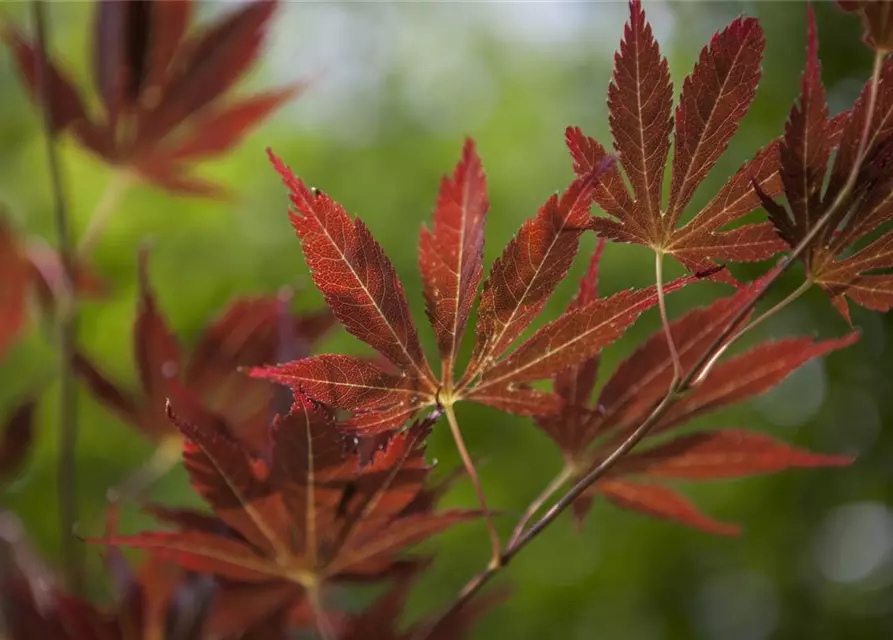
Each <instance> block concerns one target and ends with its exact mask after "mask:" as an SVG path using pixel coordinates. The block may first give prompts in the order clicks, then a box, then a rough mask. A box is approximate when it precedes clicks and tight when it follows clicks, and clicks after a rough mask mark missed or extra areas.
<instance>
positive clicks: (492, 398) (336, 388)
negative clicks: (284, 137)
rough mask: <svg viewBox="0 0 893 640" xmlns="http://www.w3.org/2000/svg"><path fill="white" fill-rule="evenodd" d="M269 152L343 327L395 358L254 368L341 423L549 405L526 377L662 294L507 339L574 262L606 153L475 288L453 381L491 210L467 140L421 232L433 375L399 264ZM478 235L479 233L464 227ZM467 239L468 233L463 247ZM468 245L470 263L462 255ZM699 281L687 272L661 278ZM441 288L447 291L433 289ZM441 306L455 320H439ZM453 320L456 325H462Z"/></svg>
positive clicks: (582, 348) (611, 302)
mask: <svg viewBox="0 0 893 640" xmlns="http://www.w3.org/2000/svg"><path fill="white" fill-rule="evenodd" d="M271 158H272V161H273V164H274V166H275V167H276V169H277V171H279V173H280V174H281V175H282V177H283V181H284V182H285V184H286V186H287V187H288V189H289V191H290V192H291V201H292V205H293V207H294V208H293V210H292V212H291V220H292V224H293V225H294V226H295V229H296V231H297V234H298V236H299V238H300V239H301V241H302V247H303V249H304V255H305V257H306V259H307V262H308V265H309V266H310V268H311V272H312V275H313V279H314V282H316V284H317V286H318V287H319V289H320V290H321V291H322V292H323V294H324V295H325V296H326V300H327V302H328V303H329V305H330V306H331V307H332V310H333V312H334V314H335V315H336V317H338V318H339V320H341V321H342V323H343V324H344V325H345V326H346V327H347V329H348V330H349V331H350V332H351V333H353V334H354V335H356V336H357V337H359V338H360V339H361V340H364V341H365V342H367V343H368V344H369V345H370V346H372V347H374V348H375V349H377V350H378V351H379V353H381V354H382V355H383V356H385V357H386V358H387V359H388V360H389V362H390V363H391V365H393V367H396V370H395V371H394V370H386V369H385V368H383V367H381V366H378V365H376V364H374V363H373V362H372V361H370V360H369V359H360V358H355V357H350V356H343V355H322V356H318V357H313V358H305V359H303V360H298V361H295V362H291V363H288V364H284V365H279V366H274V367H259V368H256V369H254V370H253V371H252V375H254V376H256V377H260V378H267V379H271V380H274V381H276V382H279V383H281V384H285V385H288V386H291V387H292V388H293V389H295V390H296V391H298V392H300V393H305V394H307V395H309V396H310V397H313V398H315V399H317V400H319V401H320V402H323V403H325V404H327V405H329V406H331V407H334V408H336V409H344V410H348V411H351V412H354V415H353V417H352V418H351V419H349V420H348V421H346V422H345V423H344V425H343V426H344V427H345V428H352V429H354V430H355V431H357V432H360V433H365V434H374V433H376V432H383V431H388V430H392V429H395V428H397V427H399V426H401V425H403V424H405V423H406V421H407V420H408V419H410V418H411V417H412V416H413V415H414V414H416V413H418V412H419V411H420V410H422V409H424V408H426V407H436V406H443V407H446V408H449V407H452V405H454V404H455V403H457V402H459V401H462V400H474V401H478V402H483V403H486V404H490V405H492V406H496V407H498V408H501V409H504V410H507V411H510V412H513V413H519V414H526V415H537V414H542V413H551V412H552V410H554V409H555V408H556V407H557V406H558V404H559V402H558V398H557V397H556V396H554V395H552V394H549V393H545V392H541V391H536V390H534V389H530V388H528V387H527V386H526V385H527V383H529V382H533V381H536V380H542V379H548V378H550V377H551V376H552V375H554V374H556V373H558V372H560V371H562V370H564V369H566V368H567V367H569V366H573V365H575V364H577V363H579V362H581V361H583V360H585V359H587V358H588V357H590V356H592V355H594V354H595V353H597V352H598V351H599V350H600V349H602V348H603V347H605V346H607V345H608V344H611V343H612V342H614V341H615V340H616V339H617V338H619V337H620V335H622V333H623V332H624V331H625V330H626V328H628V327H629V326H630V325H631V324H632V323H633V322H634V321H635V320H636V318H637V317H638V316H639V314H641V313H642V312H643V311H644V310H646V309H647V308H649V307H651V306H654V305H655V304H656V302H657V296H656V292H655V290H654V288H649V289H643V290H641V291H626V292H621V293H619V294H617V295H615V296H613V297H611V298H606V299H598V300H591V301H588V304H587V305H585V306H580V307H579V308H573V309H570V310H568V312H567V313H566V314H564V315H563V316H562V317H560V318H559V319H558V320H556V321H554V322H552V323H551V324H548V325H546V326H544V327H543V328H541V329H540V330H539V331H537V332H536V333H535V334H534V335H533V336H531V337H530V338H528V339H527V340H526V341H524V342H523V343H521V344H520V345H518V346H517V348H515V349H514V350H511V347H512V345H513V344H514V343H515V342H517V340H518V338H519V337H520V336H521V334H522V333H523V332H524V331H525V330H526V329H527V328H528V327H529V326H530V324H531V323H532V322H533V320H534V319H535V318H536V317H537V315H538V314H539V313H540V311H541V310H542V308H543V307H544V305H545V304H546V301H547V300H548V299H549V297H550V296H551V294H552V292H553V291H554V290H555V288H556V286H557V285H558V283H559V282H560V281H561V280H562V279H563V278H564V276H565V275H566V273H567V271H568V269H569V268H570V266H571V263H572V261H573V257H574V255H575V254H576V252H577V248H578V246H579V238H580V235H581V234H582V233H583V231H584V230H585V227H586V224H587V223H588V220H589V201H590V197H591V193H592V189H593V188H594V187H595V185H596V183H597V182H596V177H597V175H598V173H600V172H602V171H604V170H605V168H606V167H607V166H609V164H610V163H609V162H603V163H602V166H600V167H598V168H597V169H596V171H594V172H592V173H591V174H590V175H588V176H585V177H582V178H578V179H576V180H575V181H574V182H573V184H572V185H571V186H570V187H569V188H568V189H567V190H566V191H565V192H564V193H563V194H561V196H558V195H554V196H552V197H550V198H549V200H548V201H547V202H546V204H545V205H543V207H542V208H541V209H540V210H539V212H538V213H537V215H536V216H535V217H533V218H531V219H529V220H527V221H526V222H525V223H524V224H523V225H522V227H521V229H520V230H519V231H518V234H517V235H516V237H515V238H513V239H512V240H511V241H510V242H509V244H508V246H507V247H506V249H505V250H504V251H503V254H502V256H500V257H499V258H498V259H497V261H496V262H495V263H494V265H493V268H492V271H491V273H490V275H489V276H488V278H487V279H486V281H485V282H484V286H483V290H482V293H481V298H480V305H479V311H478V323H477V332H476V335H477V338H476V344H475V349H474V352H473V355H472V359H471V362H470V363H469V364H468V366H467V368H466V370H465V372H464V373H463V374H462V375H461V376H460V377H458V381H457V382H456V381H454V377H453V371H452V366H451V365H450V358H452V356H451V355H449V354H454V353H455V348H456V345H457V344H458V337H459V333H458V328H459V327H460V326H461V325H462V324H464V321H465V319H466V318H467V309H466V306H467V304H468V302H467V301H468V298H470V297H471V295H472V293H473V292H474V288H473V287H472V284H473V283H474V282H476V281H477V277H476V276H475V275H474V274H475V273H477V271H478V269H479V268H478V266H477V263H478V260H479V257H480V247H481V246H482V245H481V242H482V240H481V238H482V237H483V236H482V234H483V224H484V220H485V217H484V213H483V212H484V210H485V203H486V194H485V193H484V192H483V189H484V179H483V175H482V173H481V170H480V161H479V160H478V159H477V156H476V153H475V151H474V146H473V144H472V143H471V142H470V141H469V142H467V143H466V145H465V149H464V151H463V158H462V160H461V161H460V163H459V165H458V167H457V169H456V171H455V173H454V175H453V177H452V178H446V179H445V180H444V181H443V183H442V185H441V194H440V197H439V200H438V201H439V205H438V208H437V210H436V212H435V231H434V236H432V235H431V232H430V231H428V230H423V232H422V254H423V256H424V258H423V259H422V270H423V272H427V273H426V275H425V276H424V279H425V281H426V287H428V292H429V294H428V296H429V300H430V304H429V315H430V316H431V318H432V323H433V325H434V328H435V332H436V333H438V335H439V340H440V342H441V343H442V348H443V349H444V352H445V353H447V354H448V357H447V358H446V359H445V360H444V362H445V363H446V366H444V367H442V369H443V373H444V376H443V377H442V378H438V377H437V376H435V374H434V373H433V372H432V370H431V368H430V366H429V365H428V363H427V360H426V359H425V357H424V355H423V353H422V350H421V346H420V343H419V340H418V334H417V331H416V329H415V325H414V323H413V322H412V319H411V317H410V316H409V311H408V308H409V305H408V303H407V301H406V297H405V294H404V290H403V287H402V285H401V284H400V281H399V279H398V278H397V275H396V273H395V271H394V268H393V266H392V265H391V263H390V261H388V260H387V258H386V256H385V255H384V253H383V251H382V249H381V247H380V246H379V245H378V244H377V243H375V241H374V240H373V239H372V238H371V236H370V235H369V232H368V230H367V229H366V227H365V226H364V225H363V224H362V222H360V221H359V220H356V221H352V220H351V219H350V217H349V216H348V214H347V213H346V212H345V211H344V209H343V208H342V207H341V206H340V205H338V204H337V203H336V202H334V201H333V200H332V199H331V198H330V197H329V196H328V195H327V194H325V193H323V192H321V191H317V190H312V189H310V188H308V187H307V186H306V185H305V184H304V182H303V181H301V180H300V179H299V178H297V177H295V176H294V174H293V173H292V172H291V171H290V170H289V169H288V168H287V167H286V166H285V165H284V164H283V163H282V161H281V160H279V159H278V158H277V157H276V156H275V155H272V153H271ZM461 193H464V194H466V201H463V202H464V204H463V203H460V204H457V198H459V200H461V196H458V195H457V194H461ZM457 220H461V224H462V225H464V227H463V228H464V229H465V231H464V232H462V233H456V232H449V231H446V230H445V227H446V225H448V224H450V223H453V224H454V226H455V224H456V223H457ZM453 228H454V227H453ZM470 237H471V238H473V240H468V238H470ZM432 238H436V243H435V245H436V247H432V246H431V245H430V243H431V242H432V241H433V240H432ZM466 241H468V242H467V246H465V245H463V246H459V243H466ZM435 248H436V249H437V250H438V251H440V254H438V256H439V258H436V257H435V255H434V253H433V251H434V249H435ZM475 256H477V257H475ZM466 257H467V259H468V262H464V261H465V260H466ZM436 259H440V260H462V261H463V263H462V266H461V268H462V269H467V271H468V273H469V274H470V275H467V280H461V279H460V278H458V277H456V278H455V279H453V280H450V277H449V276H448V275H446V273H445V271H440V270H438V269H435V268H434V267H433V266H432V263H433V262H434V261H435V260H436ZM457 264H458V263H457ZM692 280H693V278H686V279H680V280H678V281H676V282H675V283H671V284H670V285H668V287H667V290H668V291H672V290H674V289H678V288H679V287H681V286H683V285H684V284H686V283H688V282H690V281H692ZM449 286H452V287H454V288H457V289H456V291H459V290H460V289H461V291H460V292H459V294H457V297H456V299H455V300H453V299H452V298H448V297H447V295H448V294H447V293H446V291H448V287H449ZM435 290H437V291H438V292H439V293H443V295H442V296H441V297H440V298H438V297H437V296H436V295H435V294H434V291H435ZM449 295H452V294H449ZM431 304H433V305H434V306H433V307H432V306H431ZM438 314H445V315H444V316H443V317H446V318H448V319H447V320H442V319H439V316H438ZM450 318H451V319H450ZM444 322H445V323H446V324H444ZM451 323H452V324H451ZM450 326H452V327H455V328H456V332H455V333H451V331H452V330H451V329H449V327H450ZM447 343H448V344H447ZM545 343H548V344H549V348H548V349H546V350H544V349H543V348H542V347H543V345H544V344H545ZM447 347H448V349H447Z"/></svg>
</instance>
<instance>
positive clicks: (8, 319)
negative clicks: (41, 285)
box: [0, 218, 31, 360]
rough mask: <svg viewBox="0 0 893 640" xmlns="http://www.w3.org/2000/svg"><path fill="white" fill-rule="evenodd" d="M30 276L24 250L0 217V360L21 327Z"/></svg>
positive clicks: (23, 319) (6, 223)
mask: <svg viewBox="0 0 893 640" xmlns="http://www.w3.org/2000/svg"><path fill="white" fill-rule="evenodd" d="M30 274H31V271H30V267H29V264H28V260H27V257H26V256H25V253H24V251H22V250H21V248H20V245H19V243H18V241H17V239H16V238H15V237H14V235H13V232H12V229H11V228H10V226H9V224H8V222H7V221H6V220H5V219H4V218H0V360H2V359H3V356H4V355H5V353H6V350H7V349H8V348H9V347H10V346H11V345H12V343H13V341H14V340H15V339H16V337H17V336H18V334H19V331H21V329H22V327H23V326H24V324H25V317H26V315H27V302H28V301H27V293H28V283H29V278H30Z"/></svg>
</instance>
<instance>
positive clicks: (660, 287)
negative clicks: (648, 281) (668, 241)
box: [654, 251, 682, 380]
mask: <svg viewBox="0 0 893 640" xmlns="http://www.w3.org/2000/svg"><path fill="white" fill-rule="evenodd" d="M654 284H655V288H656V289H657V306H658V308H659V309H660V325H661V327H662V328H663V330H664V336H666V338H667V350H668V351H669V352H670V359H671V360H672V361H673V380H679V378H681V377H682V360H680V359H679V350H678V349H676V342H675V341H674V340H673V332H672V331H671V330H670V318H669V316H668V315H667V301H666V296H664V254H663V252H661V251H655V252H654Z"/></svg>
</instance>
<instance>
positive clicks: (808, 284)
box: [691, 278, 813, 387]
mask: <svg viewBox="0 0 893 640" xmlns="http://www.w3.org/2000/svg"><path fill="white" fill-rule="evenodd" d="M812 285H813V282H812V279H811V278H806V279H805V280H804V281H803V282H802V283H801V285H800V286H799V287H797V288H796V289H795V290H794V291H792V292H791V293H789V294H788V295H787V296H786V297H785V298H784V299H783V300H782V301H781V302H779V303H778V304H776V305H775V306H773V307H771V308H769V309H766V311H765V312H764V313H762V314H761V315H760V316H758V317H757V318H756V319H755V320H752V321H751V322H750V323H748V324H746V325H745V326H744V327H742V329H741V330H740V331H738V333H736V334H735V335H733V336H732V337H731V338H729V341H728V342H726V343H725V344H724V345H723V346H722V347H720V348H719V349H718V350H717V351H716V353H715V354H713V357H711V358H710V360H708V361H707V364H705V365H704V367H703V368H702V369H701V372H700V373H699V374H698V377H697V378H695V379H694V381H693V382H692V383H691V386H693V387H696V386H698V385H699V384H701V383H702V382H704V380H706V379H707V376H708V375H710V372H711V371H712V370H713V367H714V366H716V363H717V362H719V359H720V358H721V357H722V356H723V354H724V353H725V352H726V351H727V350H728V348H729V347H731V346H732V345H733V344H734V343H735V342H737V341H738V340H739V339H741V337H742V336H743V335H744V334H745V333H747V332H748V331H750V330H752V329H753V328H754V327H757V326H759V325H760V324H762V323H763V322H764V321H766V320H768V319H769V318H771V317H773V316H774V315H775V314H777V313H778V312H779V311H781V310H782V309H784V308H786V307H788V306H789V305H791V304H793V302H794V301H795V300H797V299H799V298H800V297H801V296H802V295H803V294H804V293H806V292H807V291H809V290H810V289H811V288H812Z"/></svg>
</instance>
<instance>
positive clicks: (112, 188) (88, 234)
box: [77, 169, 135, 258]
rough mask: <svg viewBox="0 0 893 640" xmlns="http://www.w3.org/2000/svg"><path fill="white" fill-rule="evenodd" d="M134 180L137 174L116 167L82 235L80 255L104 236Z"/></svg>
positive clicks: (82, 255) (79, 247) (78, 249)
mask: <svg viewBox="0 0 893 640" xmlns="http://www.w3.org/2000/svg"><path fill="white" fill-rule="evenodd" d="M134 181H135V176H134V175H133V174H132V173H131V172H130V171H128V170H127V169H116V170H115V171H114V172H113V173H112V175H111V177H110V178H109V181H108V183H107V184H106V186H105V189H104V190H103V192H102V195H101V196H100V198H99V202H98V203H97V204H96V208H94V209H93V214H92V215H91V216H90V221H89V222H88V223H87V228H86V229H85V230H84V233H83V235H81V239H80V241H79V242H78V246H77V255H78V257H80V258H83V257H86V256H88V255H89V254H90V252H91V251H92V250H93V248H94V247H95V246H96V243H97V242H98V241H99V238H100V237H101V236H102V233H103V231H105V229H106V226H107V225H108V222H109V220H111V218H112V216H113V215H114V213H115V211H117V209H118V206H119V205H120V204H121V201H122V200H123V199H124V195H125V194H126V193H127V190H128V189H129V188H130V186H131V185H132V184H133V183H134Z"/></svg>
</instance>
